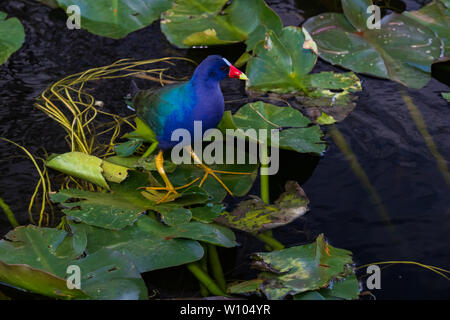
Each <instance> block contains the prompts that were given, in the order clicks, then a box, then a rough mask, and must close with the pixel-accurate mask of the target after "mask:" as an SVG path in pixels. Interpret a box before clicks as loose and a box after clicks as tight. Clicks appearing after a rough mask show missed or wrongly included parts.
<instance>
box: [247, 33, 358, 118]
mask: <svg viewBox="0 0 450 320" xmlns="http://www.w3.org/2000/svg"><path fill="white" fill-rule="evenodd" d="M253 54H254V57H252V58H251V59H250V60H249V62H248V64H247V70H246V74H247V75H248V77H249V79H250V80H249V82H248V87H249V89H251V90H253V91H262V92H267V91H270V92H274V93H277V94H281V95H282V96H286V97H288V96H289V95H294V96H296V97H298V100H300V102H301V105H303V106H305V107H307V108H306V109H308V108H309V107H319V109H320V110H322V109H323V108H328V109H331V110H334V109H336V108H343V109H349V110H350V111H351V110H353V107H354V104H353V100H354V97H353V93H355V92H358V91H361V83H360V81H359V79H358V77H357V76H356V75H355V74H354V73H352V72H348V73H334V72H320V73H312V74H309V72H310V71H311V70H312V69H313V67H314V65H315V63H316V60H317V54H316V44H315V42H314V41H312V40H311V38H310V36H309V34H308V32H307V31H306V30H305V29H301V28H298V27H286V28H284V29H283V30H282V31H281V33H279V34H277V33H275V32H273V31H271V30H269V31H267V33H266V38H265V40H264V41H263V42H261V43H259V44H258V45H257V46H256V47H255V49H254V50H253ZM324 111H325V112H327V111H326V110H324ZM350 111H348V112H350Z"/></svg>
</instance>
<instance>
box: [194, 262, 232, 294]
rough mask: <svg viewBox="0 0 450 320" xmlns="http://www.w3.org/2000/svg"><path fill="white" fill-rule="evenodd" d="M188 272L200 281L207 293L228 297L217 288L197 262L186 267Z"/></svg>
mask: <svg viewBox="0 0 450 320" xmlns="http://www.w3.org/2000/svg"><path fill="white" fill-rule="evenodd" d="M186 266H187V268H188V269H189V271H190V272H192V274H193V275H194V276H195V277H196V278H197V279H198V281H200V282H201V283H202V284H203V285H204V286H205V287H206V288H207V289H208V291H209V292H211V293H212V294H213V295H215V296H223V297H227V296H228V295H227V294H226V293H225V292H224V291H222V289H220V288H219V286H218V285H217V284H216V283H215V282H214V280H213V279H211V278H210V276H209V275H208V274H207V273H206V272H205V271H203V269H202V268H201V267H200V266H199V264H198V263H197V262H192V263H189V264H187V265H186Z"/></svg>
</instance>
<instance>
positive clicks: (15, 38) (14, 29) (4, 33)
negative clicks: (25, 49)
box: [0, 11, 25, 64]
mask: <svg viewBox="0 0 450 320" xmlns="http://www.w3.org/2000/svg"><path fill="white" fill-rule="evenodd" d="M6 16H7V15H6V13H5V12H2V11H0V64H3V63H5V62H6V60H8V58H9V56H10V55H12V54H13V53H14V52H16V51H17V50H19V49H20V47H21V46H22V44H23V42H24V41H25V31H24V29H23V26H22V23H20V21H19V19H17V18H9V19H6Z"/></svg>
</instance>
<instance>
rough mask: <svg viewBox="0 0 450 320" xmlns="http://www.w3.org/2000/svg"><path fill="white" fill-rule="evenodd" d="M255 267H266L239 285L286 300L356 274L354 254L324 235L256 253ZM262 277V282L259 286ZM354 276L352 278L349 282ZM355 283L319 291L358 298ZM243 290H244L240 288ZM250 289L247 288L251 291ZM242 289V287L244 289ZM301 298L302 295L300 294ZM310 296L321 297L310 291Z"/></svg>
mask: <svg viewBox="0 0 450 320" xmlns="http://www.w3.org/2000/svg"><path fill="white" fill-rule="evenodd" d="M253 259H254V262H253V266H254V267H255V268H257V269H260V270H262V271H263V272H262V273H260V275H259V276H258V278H257V279H254V280H250V281H247V283H246V282H243V283H240V284H239V287H238V288H250V290H257V291H256V293H258V292H259V291H261V292H262V293H264V294H265V296H266V297H267V298H268V299H271V300H272V299H283V298H284V297H286V296H287V295H296V294H299V293H303V292H311V291H314V290H319V289H322V288H326V287H329V285H330V284H331V283H332V281H335V280H338V279H339V280H340V279H344V278H345V277H347V276H351V275H352V274H353V270H352V269H351V267H350V265H351V264H352V263H353V261H352V253H351V252H350V251H347V250H344V249H339V248H335V247H333V246H331V245H329V244H328V243H327V242H326V241H325V239H324V236H323V234H321V235H319V236H318V237H317V238H316V241H315V242H313V243H311V244H305V245H301V246H295V247H291V248H287V249H283V250H277V251H273V252H262V253H256V254H254V255H253ZM258 280H259V281H261V284H260V285H259V286H258V287H257V288H256V285H255V284H257V283H258ZM351 281H352V278H351V277H350V278H349V282H351ZM354 287H355V286H354V283H353V284H352V283H345V284H344V283H340V284H339V286H338V287H335V291H334V292H332V293H330V291H319V294H320V295H322V296H325V295H327V294H330V296H331V295H335V296H341V297H343V298H347V297H354V294H355V292H356V291H355V290H354ZM240 290H241V289H240ZM250 290H246V291H247V293H249V291H250ZM241 291H242V290H241ZM298 297H300V296H298ZM307 297H309V298H311V297H315V298H320V297H319V296H318V295H317V294H315V293H314V294H311V293H309V294H308V296H307Z"/></svg>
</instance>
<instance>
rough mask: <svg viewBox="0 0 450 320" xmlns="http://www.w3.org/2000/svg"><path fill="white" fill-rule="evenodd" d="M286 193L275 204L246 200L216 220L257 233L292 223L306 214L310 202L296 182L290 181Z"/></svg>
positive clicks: (255, 199)
mask: <svg viewBox="0 0 450 320" xmlns="http://www.w3.org/2000/svg"><path fill="white" fill-rule="evenodd" d="M285 189H286V191H285V192H284V193H282V194H281V195H280V197H279V198H278V199H277V200H276V201H275V203H274V204H266V203H265V202H264V201H262V200H261V199H260V198H258V197H255V196H254V197H252V199H250V200H245V201H242V202H240V203H239V205H238V206H237V207H236V209H234V210H233V211H232V212H230V213H228V212H224V213H223V214H222V215H221V216H220V217H218V218H216V219H215V220H216V221H217V222H219V223H221V224H223V225H226V226H229V227H231V228H235V229H238V230H241V231H245V232H250V233H255V232H262V231H265V230H269V229H273V228H276V227H279V226H283V225H286V224H288V223H291V222H292V221H293V220H295V219H297V218H298V217H300V216H302V215H303V214H305V212H306V211H307V209H308V203H309V200H308V198H307V197H306V194H305V192H304V191H303V189H302V188H301V187H300V186H299V185H298V184H297V183H296V182H294V181H288V182H287V183H286V186H285Z"/></svg>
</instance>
